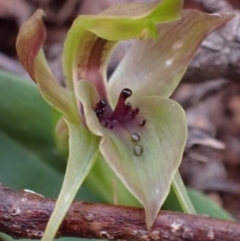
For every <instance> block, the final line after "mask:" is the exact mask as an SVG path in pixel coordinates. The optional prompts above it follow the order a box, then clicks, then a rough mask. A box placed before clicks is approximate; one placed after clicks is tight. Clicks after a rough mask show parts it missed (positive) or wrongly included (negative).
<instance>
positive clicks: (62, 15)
mask: <svg viewBox="0 0 240 241" xmlns="http://www.w3.org/2000/svg"><path fill="white" fill-rule="evenodd" d="M123 2H150V1H147V0H145V1H144V0H142V1H130V0H129V1H127V0H10V1H6V0H0V70H3V71H6V72H9V73H12V74H15V75H17V76H18V77H19V78H24V79H28V80H29V81H30V78H29V76H28V75H27V73H26V72H25V70H24V69H23V67H22V66H21V64H20V63H19V62H18V59H17V56H16V50H15V41H16V36H17V34H18V30H19V27H20V26H21V25H22V24H23V23H24V22H25V21H26V20H27V19H28V18H29V17H30V16H31V14H32V13H33V12H34V11H35V10H36V9H38V8H42V9H43V10H44V11H45V13H46V17H45V23H46V26H47V31H48V32H47V40H46V43H45V46H44V50H45V53H46V56H47V59H48V61H49V65H50V67H51V69H52V71H53V73H54V75H55V77H56V79H58V80H59V81H60V82H61V83H62V84H64V77H63V73H62V67H61V51H62V46H63V41H64V39H65V36H66V33H67V31H68V29H69V28H70V26H71V23H72V21H73V20H74V18H76V16H78V15H79V14H97V13H99V12H101V11H102V10H103V9H105V8H107V7H109V6H111V5H114V4H117V3H123ZM184 8H195V9H198V10H201V11H205V12H209V13H216V12H228V13H234V14H236V16H238V15H239V13H240V1H239V0H226V1H224V0H185V3H184ZM239 23H240V21H239V20H238V17H236V18H235V19H233V20H232V21H231V22H230V23H228V24H227V25H226V26H224V27H223V28H222V29H220V30H218V31H216V32H215V33H214V34H212V35H211V36H209V37H208V38H207V39H206V40H205V41H204V42H203V44H202V46H201V48H200V49H199V51H198V53H197V54H196V56H195V58H194V60H193V62H192V63H191V64H190V66H189V69H188V71H187V73H186V75H185V76H184V78H183V80H182V82H181V83H180V85H179V87H178V89H177V90H176V91H175V93H174V94H173V96H172V98H173V99H175V100H176V101H178V102H179V103H180V104H181V105H182V106H183V107H184V109H185V111H186V114H187V119H188V126H189V137H188V142H187V146H186V149H185V154H184V159H183V162H182V165H181V168H180V171H181V174H182V177H183V179H184V181H185V184H186V185H188V186H189V187H192V188H195V189H197V190H199V191H201V192H204V193H205V194H206V195H207V196H208V197H209V198H210V199H212V200H213V201H214V202H215V203H217V204H218V205H220V206H221V207H223V208H224V209H226V210H227V211H228V212H229V213H231V214H232V215H233V217H234V218H235V219H237V220H240V205H239V200H240V29H239ZM130 45H131V43H129V42H124V43H120V44H119V46H118V47H117V48H116V50H115V52H114V54H113V57H112V59H111V61H110V64H109V69H108V74H109V75H111V73H112V72H113V71H114V69H115V67H116V66H117V64H118V63H119V61H120V60H121V59H122V57H123V56H124V54H125V52H126V51H127V49H128V48H129V46H130ZM0 78H2V75H1V76H0ZM11 84H13V83H12V82H11V78H10V80H9V83H8V85H5V87H3V85H1V86H2V87H0V88H5V89H4V91H3V89H2V90H1V89H0V103H1V102H2V103H3V104H1V106H2V107H0V119H1V120H0V170H1V171H0V183H3V184H4V185H8V186H10V187H12V188H29V189H30V188H33V189H37V191H39V192H42V193H43V194H44V195H46V196H48V197H56V196H57V193H58V192H59V188H60V186H61V181H62V174H59V173H60V172H61V170H63V169H64V166H65V164H64V162H63V161H62V159H61V157H60V156H59V154H58V153H57V151H56V150H54V151H52V150H51V153H50V152H49V153H48V154H46V155H48V156H47V157H46V156H45V157H46V160H48V159H49V160H50V159H51V161H52V162H53V163H52V165H53V166H54V165H55V166H56V165H57V166H58V169H59V170H60V172H58V171H56V170H54V169H52V168H49V167H48V166H47V165H46V166H44V167H43V166H41V164H40V163H41V161H40V160H39V157H36V155H34V154H33V152H32V151H31V150H27V149H26V146H25V144H26V143H27V144H31V145H32V149H34V148H35V149H34V150H36V152H37V153H42V149H41V148H44V147H41V146H37V147H36V146H35V145H34V141H33V140H30V139H28V136H27V134H26V136H25V137H24V138H25V139H24V141H23V143H22V142H18V140H19V137H18V136H17V132H18V131H17V130H18V128H19V126H18V125H20V124H21V113H22V112H21V110H23V109H24V106H21V101H20V100H18V99H17V97H15V99H14V95H17V93H16V92H11V90H12V89H11V88H12V87H11ZM22 88H24V87H22ZM26 88H27V89H28V88H29V87H26ZM30 89H31V88H30ZM30 89H29V90H30ZM19 91H20V92H21V91H23V90H20V89H19ZM10 97H11V99H14V101H13V102H11V103H10V101H9V99H10ZM8 98H9V99H8ZM27 98H29V104H31V103H30V102H32V106H31V108H32V109H34V110H35V112H33V113H26V115H28V118H30V119H31V118H34V117H35V118H39V119H37V120H36V121H37V125H38V126H39V128H45V132H48V133H47V134H46V133H45V134H46V135H48V134H49V133H52V124H50V122H51V120H47V122H46V123H49V125H48V126H44V127H43V126H42V122H41V118H43V119H44V118H48V117H47V113H46V112H44V111H41V107H42V105H45V104H44V103H42V102H41V103H40V104H39V105H36V106H34V102H35V103H37V101H38V98H40V97H31V96H28V97H27ZM34 98H36V99H34ZM8 108H13V109H11V111H12V110H14V111H15V114H16V113H18V112H19V115H18V117H16V118H15V117H14V118H15V119H14V118H12V119H11V118H10V117H11V115H13V114H12V112H8V111H7V110H8ZM21 108H22V109H21ZM16 116H17V115H16ZM10 119H11V123H10ZM8 120H9V121H8ZM12 120H15V123H13V122H12ZM19 123H20V124H19ZM45 125H46V124H45ZM10 126H11V127H10ZM23 128H24V127H23ZM27 128H28V127H26V131H27ZM26 133H27V132H26ZM45 134H44V133H42V135H41V136H40V137H39V138H40V140H43V141H44V135H45ZM41 138H42V139H41ZM50 142H51V143H50V144H51V145H52V142H53V140H51V141H50ZM24 143H25V144H24ZM13 148H14V150H18V149H19V150H18V151H15V152H11V151H9V150H12V149H13ZM6 150H8V151H6ZM45 153H47V152H45ZM39 155H40V154H39ZM40 156H41V155H40ZM41 157H43V155H42V156H41ZM53 157H54V158H53ZM53 159H54V161H53ZM16 160H17V161H16ZM20 160H23V161H22V162H21V161H20ZM33 160H34V161H35V162H34V163H35V164H34V165H33V164H32V163H33ZM23 176H26V178H20V177H23ZM46 176H47V177H46ZM50 182H51V183H55V184H54V186H53V187H52V186H51V187H49V188H48V184H49V183H50ZM37 186H39V187H37ZM43 187H44V188H43ZM80 198H81V199H82V200H94V201H99V200H100V199H99V198H98V197H97V196H95V194H93V193H91V192H89V191H88V190H87V189H84V188H83V189H82V190H81V193H80Z"/></svg>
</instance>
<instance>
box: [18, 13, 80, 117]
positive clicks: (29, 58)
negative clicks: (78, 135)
mask: <svg viewBox="0 0 240 241" xmlns="http://www.w3.org/2000/svg"><path fill="white" fill-rule="evenodd" d="M43 16H44V12H43V11H42V10H40V9H39V10H37V11H36V12H35V13H34V14H33V15H32V16H31V17H30V18H29V19H28V20H27V22H26V23H25V24H24V25H23V26H22V27H21V28H20V30H19V34H18V37H17V41H16V50H17V54H18V57H19V60H20V62H21V63H22V65H23V66H24V68H25V69H26V70H27V72H28V73H29V75H30V77H31V78H32V79H33V80H34V81H35V82H36V83H37V84H38V87H39V89H40V92H41V94H42V95H43V97H44V98H45V100H46V101H47V102H48V103H49V104H50V105H52V106H53V107H54V108H56V109H58V110H59V111H61V112H62V113H63V114H64V115H65V116H66V117H68V119H76V114H75V112H76V113H77V110H76V106H75V105H76V104H75V101H74V100H75V99H74V94H73V92H71V91H69V90H67V89H65V88H64V87H62V86H61V85H60V84H59V83H58V82H57V81H56V80H55V79H54V77H53V75H52V73H51V71H50V69H49V67H48V65H47V62H46V59H45V56H44V53H43V50H42V46H43V43H44V41H45V39H46V29H45V26H44V23H43V20H42V18H43ZM74 104H75V105H74Z"/></svg>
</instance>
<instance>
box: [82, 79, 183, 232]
mask: <svg viewBox="0 0 240 241" xmlns="http://www.w3.org/2000/svg"><path fill="white" fill-rule="evenodd" d="M78 97H79V99H80V101H81V103H82V104H83V107H84V113H85V117H86V123H87V126H88V127H89V129H90V130H91V131H92V132H93V133H95V134H97V135H100V136H102V139H101V142H100V151H101V153H102V155H103V157H104V158H105V160H106V161H107V163H108V164H109V166H110V167H111V168H112V169H113V170H114V172H115V173H116V175H117V176H118V177H119V178H120V179H121V181H122V182H123V183H124V184H125V186H126V187H127V188H128V190H129V191H130V192H131V193H132V194H133V195H134V196H135V198H137V199H138V200H139V202H140V203H141V204H142V205H143V206H144V208H145V211H146V222H147V227H148V228H150V227H151V226H152V224H153V222H154V220H155V218H156V215H157V213H158V211H159V209H160V207H161V206H162V204H163V202H164V201H165V199H166V197H167V195H168V193H169V190H170V185H171V183H172V180H173V177H174V175H175V173H176V171H177V169H178V167H179V165H180V162H181V159H182V154H183V150H184V145H185V143H186V139H187V126H186V119H185V114H184V111H183V110H182V108H181V107H180V106H179V105H178V104H177V103H176V102H174V101H173V100H170V99H167V98H162V97H155V96H152V97H144V98H142V99H139V100H136V99H135V102H132V104H133V106H135V107H137V106H138V107H139V108H140V113H139V116H140V117H141V118H144V119H146V120H147V123H146V125H145V126H144V127H142V126H140V125H132V124H129V126H127V125H125V126H124V127H123V126H121V125H119V124H116V125H115V126H114V128H113V130H110V129H108V128H104V127H103V126H102V125H101V124H100V123H99V121H98V119H97V117H96V115H95V113H94V111H93V110H92V106H94V105H95V104H96V102H97V101H98V100H97V99H98V95H97V91H96V89H95V88H94V86H93V85H91V84H90V83H89V82H87V81H80V82H79V84H78ZM132 133H139V134H140V137H141V140H140V142H134V141H132V139H131V134H132ZM137 145H141V146H142V147H143V152H142V154H141V155H139V156H137V155H135V154H134V148H135V146H137Z"/></svg>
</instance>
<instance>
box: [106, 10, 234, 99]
mask: <svg viewBox="0 0 240 241" xmlns="http://www.w3.org/2000/svg"><path fill="white" fill-rule="evenodd" d="M231 18H232V16H231V15H229V14H217V15H216V14H212V15H210V14H205V13H201V12H198V11H195V10H186V11H183V13H182V18H181V20H178V21H176V22H172V23H166V24H160V25H159V26H158V33H159V40H157V41H154V40H151V39H148V40H146V41H140V40H138V41H137V42H136V43H135V44H134V45H133V47H132V48H131V49H130V51H128V52H127V54H126V55H125V57H124V58H123V60H122V61H121V63H120V64H119V66H118V68H117V69H116V71H115V72H114V73H113V76H112V77H111V79H110V83H109V93H110V94H111V98H112V101H113V103H114V104H115V102H116V101H117V97H118V94H119V93H118V92H119V90H122V89H123V88H130V89H131V90H132V91H133V92H134V95H135V96H150V95H159V96H163V97H169V96H170V95H171V94H172V93H173V91H174V90H175V88H176V86H177V85H178V83H179V82H180V80H181V79H182V76H183V74H184V73H185V71H186V68H187V66H188V64H189V63H190V61H191V59H192V58H193V56H194V54H195V53H196V51H197V49H198V47H199V45H200V44H201V42H202V41H203V40H204V38H205V37H206V36H207V35H208V34H210V33H211V32H212V31H214V30H215V29H217V28H219V27H220V26H222V25H223V24H225V23H226V22H227V21H229V20H230V19H231Z"/></svg>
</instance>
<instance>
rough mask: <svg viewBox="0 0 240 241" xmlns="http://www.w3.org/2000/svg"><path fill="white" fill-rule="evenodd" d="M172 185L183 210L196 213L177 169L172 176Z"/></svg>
mask: <svg viewBox="0 0 240 241" xmlns="http://www.w3.org/2000/svg"><path fill="white" fill-rule="evenodd" d="M172 187H173V190H174V192H175V194H176V196H177V198H178V201H179V203H180V205H181V207H182V209H183V211H184V212H185V213H189V214H196V211H195V208H194V206H193V204H192V202H191V200H190V198H189V196H188V193H187V190H186V187H185V185H184V183H183V180H182V177H181V175H180V173H179V171H177V173H176V174H175V176H174V178H173V182H172Z"/></svg>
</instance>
